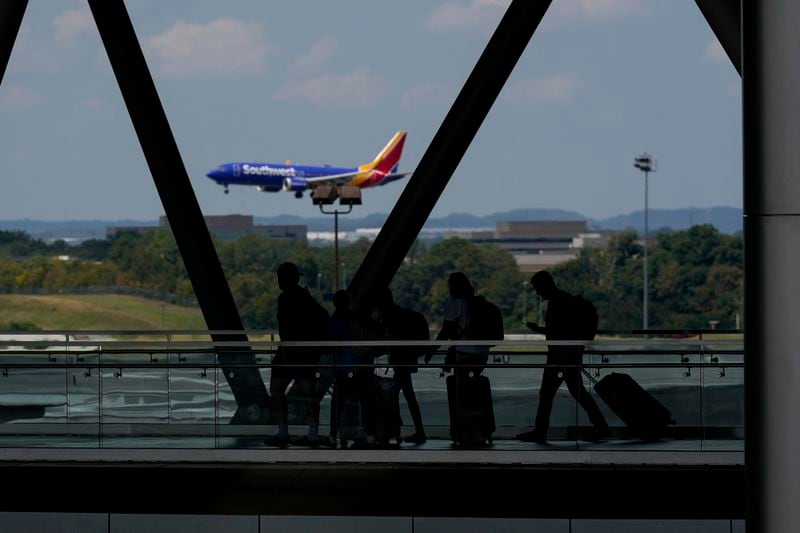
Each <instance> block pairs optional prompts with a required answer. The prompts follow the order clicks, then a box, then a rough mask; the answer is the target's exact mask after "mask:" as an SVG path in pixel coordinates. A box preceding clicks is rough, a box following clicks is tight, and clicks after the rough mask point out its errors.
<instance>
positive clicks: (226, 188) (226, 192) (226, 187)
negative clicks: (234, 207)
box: [225, 185, 230, 194]
mask: <svg viewBox="0 0 800 533" xmlns="http://www.w3.org/2000/svg"><path fill="white" fill-rule="evenodd" d="M229 192H230V191H229V190H228V186H227V185H225V194H228V193H229Z"/></svg>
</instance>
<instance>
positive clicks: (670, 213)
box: [595, 207, 742, 233]
mask: <svg viewBox="0 0 800 533" xmlns="http://www.w3.org/2000/svg"><path fill="white" fill-rule="evenodd" d="M648 218H649V220H648V226H649V227H650V229H651V230H657V229H660V228H670V229H673V230H680V229H686V228H688V227H691V226H692V225H696V224H712V225H714V226H716V228H717V229H719V230H720V231H722V232H723V233H737V232H740V231H742V210H741V209H739V208H736V207H693V208H687V209H650V210H648ZM595 224H596V225H597V227H600V228H603V229H633V230H636V231H639V232H642V231H644V211H643V210H642V211H634V212H633V213H630V214H627V215H617V216H614V217H610V218H606V219H603V220H598V221H596V222H595Z"/></svg>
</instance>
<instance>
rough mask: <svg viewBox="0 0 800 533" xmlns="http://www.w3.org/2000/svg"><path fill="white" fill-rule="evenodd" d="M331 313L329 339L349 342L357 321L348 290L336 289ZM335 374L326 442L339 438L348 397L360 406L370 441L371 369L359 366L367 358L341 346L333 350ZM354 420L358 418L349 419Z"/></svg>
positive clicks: (371, 423)
mask: <svg viewBox="0 0 800 533" xmlns="http://www.w3.org/2000/svg"><path fill="white" fill-rule="evenodd" d="M333 306H334V311H333V316H332V317H331V334H332V338H333V340H336V341H349V340H354V339H353V321H354V320H357V318H356V315H355V313H354V312H353V311H352V310H351V309H350V293H349V292H347V291H345V290H340V291H336V294H334V296H333ZM335 360H336V377H335V380H334V385H333V397H332V399H331V419H330V424H331V432H330V437H329V442H331V443H333V444H335V442H336V438H337V437H339V436H340V435H339V430H340V428H341V427H342V425H343V421H342V416H343V414H344V408H345V403H346V402H347V400H348V399H355V398H357V399H358V403H359V406H360V408H361V417H362V419H363V421H364V426H365V427H364V429H365V432H366V434H367V437H368V439H370V438H371V439H372V440H373V441H374V437H375V423H374V406H375V402H374V399H373V394H374V387H373V377H372V376H373V368H372V366H371V365H369V366H359V365H364V364H365V363H371V361H365V358H364V357H362V356H360V355H358V354H357V353H356V352H355V351H354V350H353V348H352V347H350V346H341V347H338V348H337V349H336V359H335ZM349 422H350V423H351V424H352V423H357V422H358V421H357V420H355V421H349ZM346 445H347V439H346V438H342V446H343V447H346Z"/></svg>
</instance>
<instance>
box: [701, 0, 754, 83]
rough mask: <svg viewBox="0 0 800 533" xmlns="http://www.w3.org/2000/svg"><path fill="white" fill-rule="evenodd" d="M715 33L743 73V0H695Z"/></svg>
mask: <svg viewBox="0 0 800 533" xmlns="http://www.w3.org/2000/svg"><path fill="white" fill-rule="evenodd" d="M695 2H697V7H699V8H700V11H701V12H702V13H703V16H704V17H705V18H706V20H707V21H708V25H709V26H711V30H712V31H713V32H714V35H716V36H717V40H719V43H720V44H721V45H722V48H723V50H725V53H726V54H728V57H729V58H730V60H731V63H733V68H735V69H736V72H738V73H739V75H740V76H741V75H742V3H741V0H695Z"/></svg>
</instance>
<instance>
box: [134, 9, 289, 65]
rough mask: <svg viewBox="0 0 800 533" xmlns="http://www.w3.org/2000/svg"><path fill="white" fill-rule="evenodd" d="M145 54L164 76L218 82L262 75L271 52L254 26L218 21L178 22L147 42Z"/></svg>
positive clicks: (258, 25) (260, 26) (258, 29)
mask: <svg viewBox="0 0 800 533" xmlns="http://www.w3.org/2000/svg"><path fill="white" fill-rule="evenodd" d="M145 51H146V52H148V54H149V55H150V58H151V59H152V60H153V61H154V63H155V64H156V65H157V68H158V70H159V71H160V72H161V73H162V74H163V75H165V76H168V77H171V78H178V79H219V78H248V77H254V76H259V75H261V74H263V72H264V71H265V70H266V66H267V60H268V58H269V56H270V55H271V54H272V53H273V52H274V48H273V46H272V45H271V44H270V43H269V42H268V41H267V39H266V36H265V33H264V28H263V27H262V25H261V24H259V23H258V22H242V21H239V20H235V19H230V18H220V19H216V20H212V21H211V22H209V23H208V24H193V23H190V22H186V21H183V20H179V21H178V22H176V23H175V25H174V26H173V27H172V28H170V29H169V30H167V31H166V32H164V33H162V34H160V35H156V36H154V37H151V38H149V39H147V41H146V43H145Z"/></svg>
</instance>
